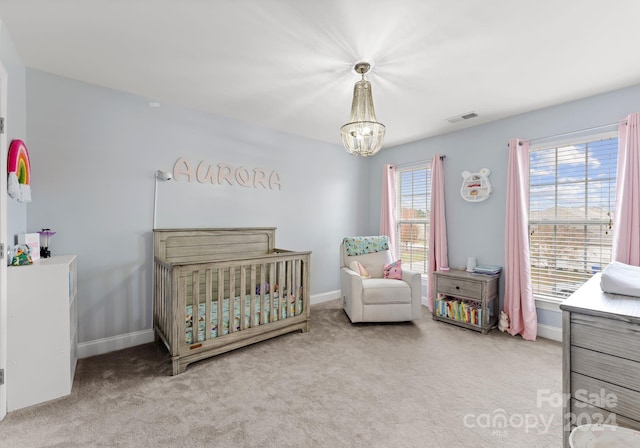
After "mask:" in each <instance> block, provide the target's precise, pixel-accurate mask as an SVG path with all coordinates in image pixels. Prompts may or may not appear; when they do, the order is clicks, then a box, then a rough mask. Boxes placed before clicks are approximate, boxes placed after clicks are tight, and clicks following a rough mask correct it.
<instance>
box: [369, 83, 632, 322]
mask: <svg viewBox="0 0 640 448" xmlns="http://www.w3.org/2000/svg"><path fill="white" fill-rule="evenodd" d="M639 110H640V85H636V86H633V87H629V88H626V89H621V90H617V91H614V92H610V93H607V94H603V95H597V96H593V97H590V98H585V99H582V100H579V101H573V102H570V103H565V104H562V105H559V106H555V107H549V108H546V109H541V110H538V111H534V112H530V113H526V114H522V115H517V116H514V117H510V118H507V119H503V120H499V121H495V122H492V123H488V124H485V125H480V126H475V127H472V128H468V129H465V130H462V131H458V132H451V133H449V134H445V135H441V136H437V137H433V138H429V139H425V140H420V141H417V142H413V143H410V144H406V145H401V146H396V147H393V148H388V149H385V150H383V151H381V152H380V153H379V154H378V155H376V156H374V157H373V158H371V159H370V160H369V162H368V164H369V169H370V172H371V178H370V183H369V185H370V189H369V191H370V199H369V204H370V210H369V222H370V223H371V226H370V228H369V232H370V233H375V232H378V226H379V222H380V190H381V185H382V182H381V181H382V167H383V165H384V164H386V163H394V164H397V165H401V164H406V163H410V162H414V161H418V160H431V158H432V157H433V155H434V154H435V153H440V154H446V159H445V161H444V176H445V201H446V217H447V237H448V252H449V265H450V266H451V267H459V266H465V264H466V259H467V257H469V256H475V257H477V259H478V262H479V263H483V264H497V265H500V266H504V229H505V201H506V195H505V188H506V180H507V161H508V150H507V143H508V141H509V139H511V138H514V137H519V138H523V139H534V138H538V137H545V136H549V135H555V134H558V133H563V132H571V131H576V130H581V129H586V128H590V127H594V126H599V125H603V124H609V123H614V122H617V121H618V120H621V119H623V118H625V116H626V115H628V114H629V113H632V112H637V111H639ZM479 112H480V114H482V111H479ZM481 168H489V169H491V175H490V176H489V179H490V181H491V183H492V185H493V195H492V197H491V198H489V199H488V200H487V201H484V202H478V203H469V202H466V201H464V200H463V199H462V197H461V196H460V187H461V185H462V172H463V171H472V172H475V171H478V170H480V169H481ZM502 291H504V279H501V300H502ZM549 313H551V314H549ZM556 314H557V313H553V312H548V313H547V312H540V313H539V322H540V323H542V324H546V325H550V326H560V323H559V322H560V321H559V320H558V316H557V315H556Z"/></svg>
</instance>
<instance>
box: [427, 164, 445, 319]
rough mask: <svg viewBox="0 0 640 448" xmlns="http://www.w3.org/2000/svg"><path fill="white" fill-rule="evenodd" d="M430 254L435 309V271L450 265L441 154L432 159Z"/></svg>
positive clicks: (430, 285)
mask: <svg viewBox="0 0 640 448" xmlns="http://www.w3.org/2000/svg"><path fill="white" fill-rule="evenodd" d="M429 222H430V228H429V254H428V265H427V277H428V284H427V298H428V302H429V309H431V310H433V301H434V299H435V297H434V294H433V273H434V272H435V271H437V270H438V269H440V268H447V267H449V259H448V255H447V220H446V218H445V209H444V172H443V167H442V159H441V158H440V154H436V155H435V156H433V160H431V210H430V211H429Z"/></svg>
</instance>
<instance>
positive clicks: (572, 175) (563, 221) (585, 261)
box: [529, 135, 618, 298]
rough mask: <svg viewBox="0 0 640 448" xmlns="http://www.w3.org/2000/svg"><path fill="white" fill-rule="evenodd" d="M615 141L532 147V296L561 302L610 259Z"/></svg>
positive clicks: (530, 237)
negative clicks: (552, 298) (555, 299)
mask: <svg viewBox="0 0 640 448" xmlns="http://www.w3.org/2000/svg"><path fill="white" fill-rule="evenodd" d="M617 154H618V139H617V138H616V137H612V136H611V135H609V136H608V137H606V138H599V139H598V140H595V141H587V142H583V143H578V144H571V145H563V146H557V147H551V148H544V149H532V150H531V151H530V154H529V163H530V166H529V169H530V178H529V186H530V187H529V235H530V236H529V246H530V251H531V280H532V286H533V293H534V295H535V296H539V297H545V296H546V297H554V298H565V297H567V296H569V295H570V294H571V293H572V292H574V291H575V290H576V289H578V288H579V287H580V285H582V284H583V283H584V282H585V281H587V280H588V279H589V278H590V277H591V276H593V274H595V273H596V272H598V271H600V270H601V269H602V268H603V267H604V266H605V265H607V264H608V263H609V262H610V261H611V249H612V243H613V235H612V230H613V220H614V219H615V216H614V212H615V210H614V205H615V186H616V185H615V184H616V164H617Z"/></svg>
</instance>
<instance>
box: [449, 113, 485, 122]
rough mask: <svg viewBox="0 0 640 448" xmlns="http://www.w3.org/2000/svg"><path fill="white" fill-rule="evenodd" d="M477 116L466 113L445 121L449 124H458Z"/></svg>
mask: <svg viewBox="0 0 640 448" xmlns="http://www.w3.org/2000/svg"><path fill="white" fill-rule="evenodd" d="M477 116H478V114H477V113H475V112H467V113H466V114H462V115H456V116H455V117H451V118H447V121H448V122H449V123H458V122H460V121H464V120H470V119H472V118H475V117H477Z"/></svg>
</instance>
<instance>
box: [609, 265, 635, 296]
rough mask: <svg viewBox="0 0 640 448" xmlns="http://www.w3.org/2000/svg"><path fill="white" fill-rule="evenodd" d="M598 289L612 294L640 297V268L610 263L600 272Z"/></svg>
mask: <svg viewBox="0 0 640 448" xmlns="http://www.w3.org/2000/svg"><path fill="white" fill-rule="evenodd" d="M600 288H602V290H603V291H604V292H609V293H612V294H623V295H625V296H635V297H640V266H632V265H629V264H624V263H620V262H619V261H613V262H611V263H610V264H609V265H607V267H606V268H604V270H603V271H602V276H601V277H600Z"/></svg>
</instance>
